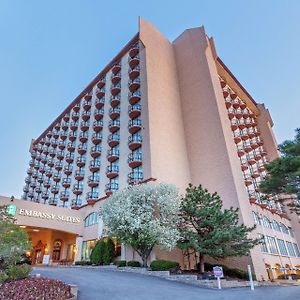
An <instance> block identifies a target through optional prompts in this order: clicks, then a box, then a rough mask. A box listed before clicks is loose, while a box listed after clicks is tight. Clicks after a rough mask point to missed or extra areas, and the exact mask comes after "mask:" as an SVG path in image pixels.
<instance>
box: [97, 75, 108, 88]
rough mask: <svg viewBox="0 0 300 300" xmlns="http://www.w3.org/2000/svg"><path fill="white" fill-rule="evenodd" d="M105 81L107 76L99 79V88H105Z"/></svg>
mask: <svg viewBox="0 0 300 300" xmlns="http://www.w3.org/2000/svg"><path fill="white" fill-rule="evenodd" d="M105 82H106V80H105V77H102V78H101V79H100V80H99V81H98V83H97V87H98V88H99V89H101V88H103V87H104V86H105Z"/></svg>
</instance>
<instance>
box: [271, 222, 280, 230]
mask: <svg viewBox="0 0 300 300" xmlns="http://www.w3.org/2000/svg"><path fill="white" fill-rule="evenodd" d="M272 226H273V228H274V230H276V231H281V230H280V225H279V223H278V222H277V221H276V220H273V222H272Z"/></svg>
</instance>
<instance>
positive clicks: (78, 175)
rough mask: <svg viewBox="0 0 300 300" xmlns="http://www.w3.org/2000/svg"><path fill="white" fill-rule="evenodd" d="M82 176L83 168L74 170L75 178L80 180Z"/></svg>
mask: <svg viewBox="0 0 300 300" xmlns="http://www.w3.org/2000/svg"><path fill="white" fill-rule="evenodd" d="M83 178H84V171H83V170H76V171H75V179H76V180H78V181H80V180H82V179H83Z"/></svg>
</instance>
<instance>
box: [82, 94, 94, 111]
mask: <svg viewBox="0 0 300 300" xmlns="http://www.w3.org/2000/svg"><path fill="white" fill-rule="evenodd" d="M90 97H91V98H92V96H90ZM91 105H92V101H91V100H90V99H88V100H84V101H83V109H84V110H89V109H90V108H91Z"/></svg>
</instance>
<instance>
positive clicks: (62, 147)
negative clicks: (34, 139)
mask: <svg viewBox="0 0 300 300" xmlns="http://www.w3.org/2000/svg"><path fill="white" fill-rule="evenodd" d="M66 144H67V143H66V142H65V141H64V142H59V144H58V148H59V149H60V150H64V149H65V148H66Z"/></svg>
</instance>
